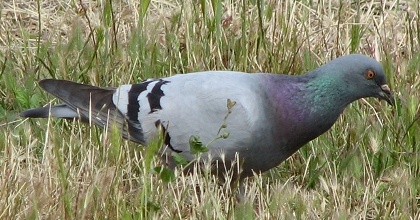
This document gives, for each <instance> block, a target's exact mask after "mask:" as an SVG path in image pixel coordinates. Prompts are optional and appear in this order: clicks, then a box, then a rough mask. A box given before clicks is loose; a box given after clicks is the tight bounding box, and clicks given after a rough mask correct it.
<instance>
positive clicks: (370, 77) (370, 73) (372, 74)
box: [365, 70, 375, 79]
mask: <svg viewBox="0 0 420 220" xmlns="http://www.w3.org/2000/svg"><path fill="white" fill-rule="evenodd" d="M365 77H366V79H373V77H375V72H373V71H372V70H368V71H366V73H365Z"/></svg>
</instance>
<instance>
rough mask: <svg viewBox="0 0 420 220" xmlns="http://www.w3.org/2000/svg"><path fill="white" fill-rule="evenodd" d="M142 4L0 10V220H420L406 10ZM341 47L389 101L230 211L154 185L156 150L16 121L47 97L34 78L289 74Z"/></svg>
mask: <svg viewBox="0 0 420 220" xmlns="http://www.w3.org/2000/svg"><path fill="white" fill-rule="evenodd" d="M140 2H141V3H138V2H135V1H102V2H101V1H61V0H59V1H50V0H46V1H39V0H38V1H37V0H32V1H25V2H23V1H20V0H15V1H10V0H5V1H2V2H1V3H0V13H1V16H0V48H1V49H0V79H1V80H0V94H1V99H0V118H1V119H0V126H1V127H0V128H1V130H0V161H1V172H0V210H1V211H0V218H2V219H44V218H45V219H48V218H59V219H93V218H95V219H105V218H108V219H116V218H118V219H197V218H199V219H232V218H237V219H256V218H257V219H273V218H276V219H278V218H280V219H291V218H293V219H318V218H320V219H325V218H332V219H349V218H350V219H360V218H363V219H365V218H368V219H382V218H383V219H417V218H419V216H420V212H419V211H418V210H419V203H420V201H419V196H420V177H419V173H420V161H419V159H418V158H419V157H418V148H419V146H420V145H419V141H420V140H419V137H420V110H419V109H420V99H419V97H420V92H419V91H420V89H419V88H420V77H419V74H418V73H419V70H420V65H419V60H420V56H419V53H418V51H419V50H420V45H419V39H420V35H419V33H420V31H419V27H420V18H419V14H420V7H419V3H417V1H396V0H395V1H364V2H361V3H360V2H359V1H355V2H359V3H352V2H350V1H349V3H347V2H346V1H304V0H302V1H291V0H286V1H258V0H254V1H239V0H231V1H220V0H211V1H208V0H201V1H199V4H196V3H195V2H194V3H193V2H190V1H178V0H171V1H163V0H156V1H140ZM381 2H382V3H381ZM352 52H357V53H363V54H367V55H370V56H372V57H374V58H376V59H378V60H380V61H381V62H382V64H383V65H384V68H385V70H386V73H387V77H388V81H389V84H390V86H391V88H392V89H393V90H394V91H395V96H396V97H397V99H398V100H397V103H396V106H395V108H391V107H389V106H387V105H386V104H385V103H380V102H378V101H377V100H374V99H367V100H361V101H358V102H355V103H353V104H351V105H350V106H349V107H348V108H347V109H346V110H345V112H344V114H343V115H342V116H341V117H340V119H339V120H338V121H337V123H336V124H335V125H334V126H333V128H332V129H331V130H330V131H328V132H327V133H326V134H324V135H322V136H321V137H319V138H318V139H316V140H314V141H312V142H310V143H309V144H307V146H305V147H304V148H302V149H301V150H300V151H299V152H298V153H296V154H295V155H293V156H292V157H291V158H289V159H288V160H287V161H286V162H284V163H282V164H281V165H280V166H278V167H277V168H275V169H272V170H270V171H269V172H267V173H265V174H263V175H262V176H255V177H254V178H250V179H248V180H247V182H246V187H245V191H246V197H245V202H244V203H242V204H236V201H235V198H234V197H232V196H231V194H232V190H234V189H230V188H229V187H219V186H217V184H215V183H214V180H213V178H214V177H212V176H208V175H199V174H197V173H193V174H192V175H189V176H184V175H183V174H182V173H179V172H178V171H176V172H175V177H176V178H173V179H172V178H169V179H165V178H164V177H163V176H162V173H159V171H160V169H159V168H157V167H160V166H161V165H160V164H159V160H158V157H157V156H155V155H156V153H155V150H156V148H158V146H159V141H157V142H156V143H153V144H151V146H149V147H147V148H144V147H141V146H138V145H136V144H133V143H130V142H127V141H125V140H122V139H121V138H120V137H119V135H118V134H114V133H111V134H106V133H104V132H103V131H102V130H100V129H98V128H95V127H89V126H88V125H84V124H81V123H79V122H77V121H61V120H22V119H21V118H19V117H18V113H19V112H20V111H22V110H24V109H26V108H30V107H37V106H40V105H41V104H43V103H46V102H47V101H48V100H49V99H50V98H51V97H50V96H48V95H47V94H45V93H44V92H42V91H41V90H40V88H39V87H38V86H37V84H36V82H37V81H38V80H39V79H43V78H51V77H53V78H59V79H68V80H73V81H78V82H84V83H89V84H94V85H98V86H116V85H120V84H127V83H135V82H139V81H141V80H143V79H146V78H150V77H164V76H169V75H173V74H177V73H188V72H193V71H201V70H216V69H217V70H239V71H247V72H274V73H290V74H301V73H304V72H306V71H308V70H311V69H313V68H315V67H317V66H319V65H320V64H322V63H325V62H327V61H328V60H330V59H332V58H334V57H336V56H340V55H343V54H348V53H352ZM162 172H163V171H162Z"/></svg>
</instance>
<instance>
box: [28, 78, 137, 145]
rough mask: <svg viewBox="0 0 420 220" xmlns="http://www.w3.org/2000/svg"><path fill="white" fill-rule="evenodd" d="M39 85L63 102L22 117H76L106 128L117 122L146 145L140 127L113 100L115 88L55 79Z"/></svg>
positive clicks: (126, 131)
mask: <svg viewBox="0 0 420 220" xmlns="http://www.w3.org/2000/svg"><path fill="white" fill-rule="evenodd" d="M39 85H40V86H41V88H43V89H44V90H45V91H47V92H48V93H50V94H52V95H54V96H55V97H57V98H58V99H60V100H61V101H62V102H64V104H59V105H52V106H46V107H42V108H35V109H29V110H25V111H23V112H21V113H20V116H21V117H25V118H47V117H50V116H51V117H55V118H66V119H72V118H73V119H74V118H75V119H79V120H81V121H82V122H86V123H92V124H95V125H97V126H99V127H101V128H103V129H106V128H108V126H109V125H114V124H115V125H116V126H117V128H119V129H120V131H121V132H122V135H123V137H124V138H127V139H129V140H131V141H134V142H137V143H140V144H144V136H143V132H142V130H141V128H140V127H139V126H137V125H133V124H131V123H130V122H129V120H128V119H127V118H126V116H125V115H123V114H122V113H121V112H120V111H119V110H118V108H117V107H116V106H115V104H114V103H113V101H112V96H113V95H114V92H115V88H100V87H96V86H90V85H84V84H79V83H75V82H71V81H66V80H56V79H45V80H41V81H40V82H39Z"/></svg>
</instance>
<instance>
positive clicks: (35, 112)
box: [20, 104, 79, 119]
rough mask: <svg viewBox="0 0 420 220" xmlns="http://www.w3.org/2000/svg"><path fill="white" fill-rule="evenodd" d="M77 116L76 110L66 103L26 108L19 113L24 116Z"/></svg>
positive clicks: (69, 117)
mask: <svg viewBox="0 0 420 220" xmlns="http://www.w3.org/2000/svg"><path fill="white" fill-rule="evenodd" d="M50 116H51V117H54V118H68V119H71V118H79V115H78V114H77V112H75V111H74V110H73V109H71V108H69V107H68V106H67V105H66V104H60V105H52V106H46V107H42V108H34V109H28V110H25V111H23V112H21V113H20V117H24V118H48V117H50Z"/></svg>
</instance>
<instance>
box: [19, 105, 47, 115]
mask: <svg viewBox="0 0 420 220" xmlns="http://www.w3.org/2000/svg"><path fill="white" fill-rule="evenodd" d="M49 109H50V108H49V107H43V108H34V109H28V110H25V111H23V112H21V113H20V114H19V115H20V117H23V118H48V114H49Z"/></svg>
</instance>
